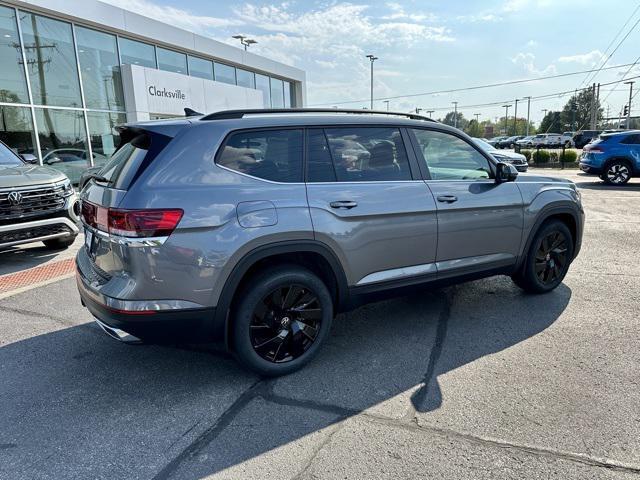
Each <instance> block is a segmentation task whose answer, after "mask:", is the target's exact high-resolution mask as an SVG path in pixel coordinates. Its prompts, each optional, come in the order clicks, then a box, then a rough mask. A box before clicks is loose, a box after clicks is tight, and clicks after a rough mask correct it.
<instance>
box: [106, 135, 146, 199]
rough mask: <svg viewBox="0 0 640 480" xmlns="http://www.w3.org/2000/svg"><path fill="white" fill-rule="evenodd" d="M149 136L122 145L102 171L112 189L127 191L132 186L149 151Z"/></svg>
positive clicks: (141, 136) (139, 136) (142, 136)
mask: <svg viewBox="0 0 640 480" xmlns="http://www.w3.org/2000/svg"><path fill="white" fill-rule="evenodd" d="M149 144H150V139H149V136H148V135H144V134H143V135H138V136H137V137H135V138H134V139H132V140H131V141H130V142H128V143H125V144H124V145H122V146H121V147H120V148H119V149H118V150H117V151H116V152H115V153H114V154H113V156H112V157H111V158H110V159H109V161H108V162H107V163H105V164H104V166H103V167H102V168H101V169H100V176H101V177H104V178H105V179H106V180H107V181H108V182H109V186H110V187H112V188H117V189H121V190H126V189H127V188H129V186H130V185H131V182H132V181H133V179H134V178H135V176H136V174H137V173H138V170H139V169H140V168H141V166H142V163H143V161H144V159H145V157H146V156H147V153H148V151H149V146H150V145H149Z"/></svg>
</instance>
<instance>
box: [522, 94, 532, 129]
mask: <svg viewBox="0 0 640 480" xmlns="http://www.w3.org/2000/svg"><path fill="white" fill-rule="evenodd" d="M524 98H526V99H527V137H528V136H529V114H530V113H531V97H524Z"/></svg>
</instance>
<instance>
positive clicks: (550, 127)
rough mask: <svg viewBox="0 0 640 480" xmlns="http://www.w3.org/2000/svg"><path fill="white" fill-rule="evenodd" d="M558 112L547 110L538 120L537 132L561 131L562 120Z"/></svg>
mask: <svg viewBox="0 0 640 480" xmlns="http://www.w3.org/2000/svg"><path fill="white" fill-rule="evenodd" d="M560 118H561V115H560V112H547V114H546V115H545V116H544V118H543V119H542V122H540V128H538V132H539V133H562V132H563V130H564V129H563V128H562V121H561V119H560Z"/></svg>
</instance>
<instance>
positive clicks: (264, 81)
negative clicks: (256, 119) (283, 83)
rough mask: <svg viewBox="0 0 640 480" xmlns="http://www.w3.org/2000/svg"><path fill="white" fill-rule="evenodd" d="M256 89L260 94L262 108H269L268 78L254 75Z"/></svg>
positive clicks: (257, 74)
mask: <svg viewBox="0 0 640 480" xmlns="http://www.w3.org/2000/svg"><path fill="white" fill-rule="evenodd" d="M256 88H257V89H258V90H260V91H261V92H262V101H263V103H264V108H271V88H270V87H269V77H267V76H266V75H260V74H259V73H256Z"/></svg>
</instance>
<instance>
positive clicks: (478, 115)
mask: <svg viewBox="0 0 640 480" xmlns="http://www.w3.org/2000/svg"><path fill="white" fill-rule="evenodd" d="M473 116H474V117H476V123H480V120H478V118H480V114H479V113H474V114H473Z"/></svg>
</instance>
